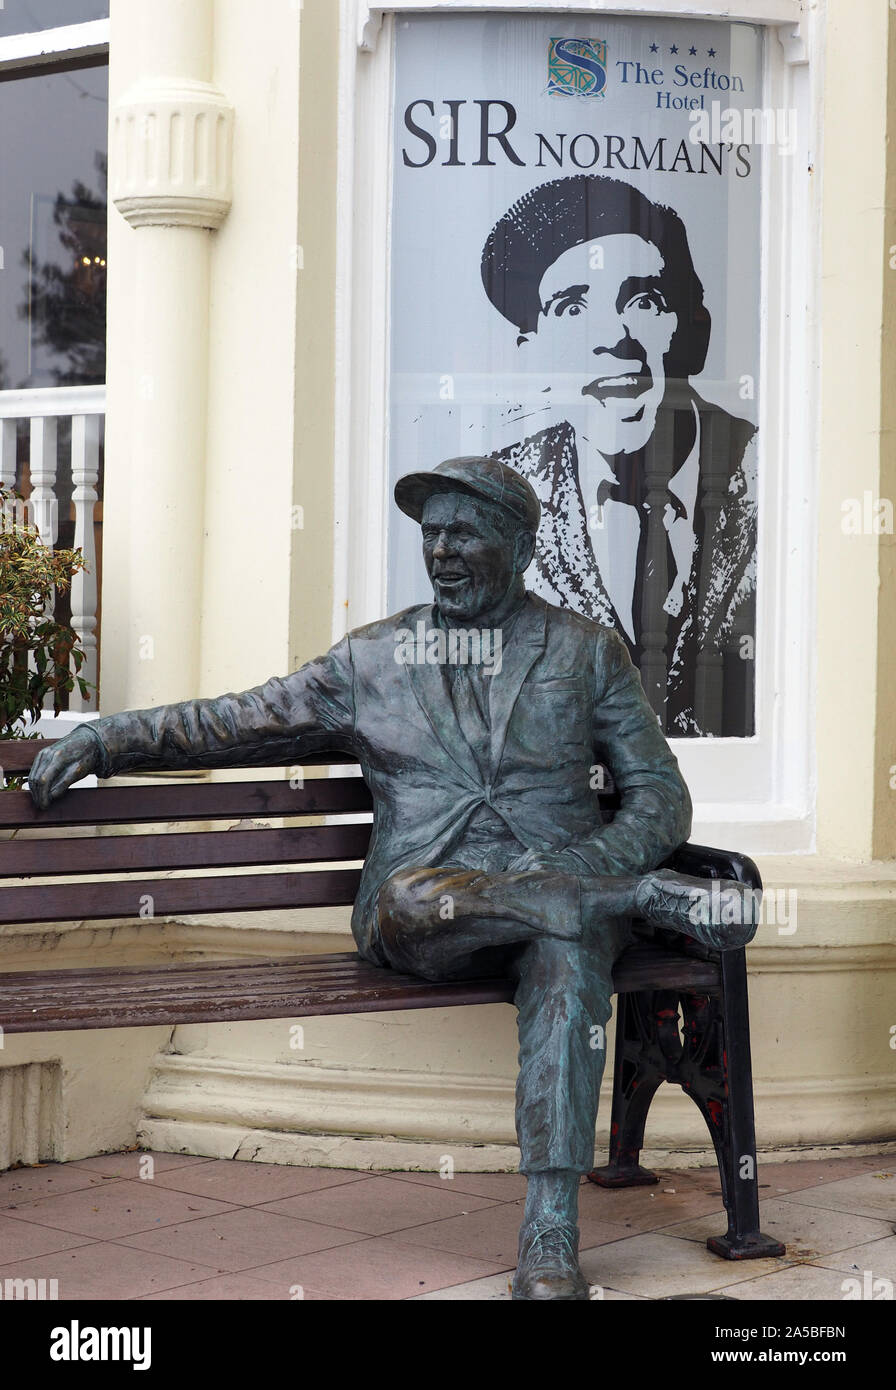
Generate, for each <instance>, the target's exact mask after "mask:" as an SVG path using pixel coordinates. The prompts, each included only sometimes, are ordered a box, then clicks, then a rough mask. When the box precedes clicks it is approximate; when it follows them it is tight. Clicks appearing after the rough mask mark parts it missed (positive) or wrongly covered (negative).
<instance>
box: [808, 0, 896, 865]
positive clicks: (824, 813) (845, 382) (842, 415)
mask: <svg viewBox="0 0 896 1390" xmlns="http://www.w3.org/2000/svg"><path fill="white" fill-rule="evenodd" d="M826 9H827V38H826V54H827V62H826V72H825V81H824V136H823V139H824V144H823V157H822V164H821V176H822V180H823V192H822V200H823V201H822V208H823V226H822V234H823V241H822V272H821V275H822V279H821V340H822V353H821V357H822V377H821V420H820V424H821V429H820V437H821V448H820V458H819V475H818V476H819V510H818V515H819V537H818V546H819V565H818V609H817V625H818V671H817V700H818V705H817V764H818V849H819V852H820V853H821V854H826V855H833V856H837V857H840V858H843V859H850V860H856V861H865V860H868V859H870V858H871V857H872V855H875V854H876V855H878V856H880V857H886V858H890V857H892V856H893V854H894V852H896V842H894V838H893V834H892V828H893V823H894V822H893V811H892V801H890V800H889V799H888V800H887V801H886V802H885V803H883V802H882V799H881V796H880V792H879V789H880V787H881V785H882V782H883V780H884V779H885V778H886V777H887V776H888V769H889V766H890V764H891V763H896V751H894V748H896V745H894V744H893V741H892V733H893V717H894V716H893V709H894V701H893V696H892V685H893V648H892V644H891V643H890V642H884V644H883V645H881V646H880V647H879V646H878V635H879V632H880V635H881V636H884V634H887V633H891V632H892V618H890V619H889V620H887V618H886V614H887V612H888V610H889V607H890V605H891V604H892V601H893V599H892V597H891V595H890V594H882V593H881V592H880V588H879V586H880V581H881V576H882V571H883V570H884V565H885V562H884V557H885V556H886V555H887V554H888V553H889V554H890V555H891V554H892V549H891V547H892V538H891V537H890V538H886V537H879V536H874V535H862V536H853V535H844V534H843V532H842V530H841V525H840V523H841V518H842V515H843V513H842V504H843V502H844V500H845V499H847V498H858V499H861V498H862V496H863V494H864V492H865V491H869V492H870V493H871V494H872V496H873V497H874V498H878V497H880V496H881V494H882V492H883V494H884V495H887V494H886V488H885V486H884V485H885V483H886V480H887V477H888V476H889V477H890V478H892V467H893V466H892V449H893V443H892V435H889V436H888V437H887V439H886V441H885V440H884V438H883V437H882V433H881V431H882V427H883V423H884V421H883V415H882V411H883V410H884V409H886V410H887V413H888V417H889V412H890V411H891V409H892V406H891V405H890V404H889V402H890V400H891V398H892V384H891V383H892V367H893V361H892V346H891V345H889V346H888V360H887V363H886V375H885V374H884V372H885V367H884V362H883V359H882V338H881V326H882V323H883V322H884V308H885V301H884V288H885V276H889V275H891V274H892V272H890V271H888V269H887V258H886V247H887V244H888V241H887V235H886V232H887V223H888V221H889V222H890V223H891V224H892V219H891V218H889V219H888V217H887V213H886V206H885V203H886V193H887V188H888V180H887V157H888V156H887V132H888V126H889V129H890V130H892V123H893V120H894V114H893V110H892V96H891V93H890V91H889V88H888V82H887V60H888V53H889V51H890V49H889V43H888V36H889V35H890V34H891V32H892V26H893V24H894V22H896V16H894V14H893V12H892V11H891V10H890V9H889V8H888V7H887V6H886V5H881V4H878V3H877V0H828V4H827V7H826ZM847 51H848V52H849V54H850V59H849V63H850V70H851V71H852V72H853V73H854V74H856V75H858V74H861V79H860V82H859V83H857V82H854V81H844V80H843V66H842V54H844V53H845V52H847ZM888 100H889V103H890V105H889V110H888ZM888 117H889V120H888ZM890 160H891V161H892V153H891V154H890ZM894 239H896V238H893V237H891V238H890V240H894ZM887 302H888V307H889V309H890V311H891V312H892V298H891V297H888V301H887ZM887 377H889V381H888V380H887ZM885 402H886V405H885V404H884V403H885ZM884 448H885V451H886V452H882V451H883V450H884ZM889 495H890V496H891V497H892V496H893V491H892V489H890V493H889ZM890 567H891V562H890ZM884 729H887V731H888V732H887V735H886V738H885V739H884V745H883V746H881V744H880V742H879V738H878V734H879V732H880V733H882V732H883V730H884ZM875 789H877V790H878V795H877V797H875V794H874V792H875ZM890 796H891V797H892V796H896V793H890ZM885 827H887V829H885Z"/></svg>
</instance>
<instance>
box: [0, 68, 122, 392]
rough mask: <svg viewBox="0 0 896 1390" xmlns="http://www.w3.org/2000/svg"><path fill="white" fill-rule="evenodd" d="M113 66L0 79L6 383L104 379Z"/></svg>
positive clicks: (1, 343)
mask: <svg viewBox="0 0 896 1390" xmlns="http://www.w3.org/2000/svg"><path fill="white" fill-rule="evenodd" d="M107 121H108V70H107V69H106V68H104V67H101V68H84V69H78V70H76V71H73V72H64V73H53V74H51V75H49V76H44V77H23V78H21V79H19V80H16V81H11V82H2V83H0V132H2V138H0V247H2V252H3V271H2V274H0V389H8V388H10V387H35V386H82V385H90V384H94V383H100V382H102V381H104V380H105V362H106V347H105V337H106V140H107Z"/></svg>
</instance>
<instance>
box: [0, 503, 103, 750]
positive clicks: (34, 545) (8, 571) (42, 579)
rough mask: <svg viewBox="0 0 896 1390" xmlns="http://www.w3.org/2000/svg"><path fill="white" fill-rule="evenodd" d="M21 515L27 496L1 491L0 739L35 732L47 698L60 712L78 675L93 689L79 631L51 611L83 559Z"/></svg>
mask: <svg viewBox="0 0 896 1390" xmlns="http://www.w3.org/2000/svg"><path fill="white" fill-rule="evenodd" d="M23 515H24V503H23V502H22V500H21V499H20V498H17V497H15V496H14V495H13V494H12V493H9V492H5V491H3V489H0V739H8V738H28V737H34V735H33V734H31V735H29V734H28V733H27V732H26V726H27V724H28V723H30V722H33V721H34V720H37V719H39V718H40V716H41V714H42V713H43V712H44V709H45V707H46V705H47V702H48V701H49V700H50V698H52V702H53V711H54V713H56V714H58V713H59V711H60V709H61V708H62V707H63V697H64V695H65V694H67V693H68V692H70V691H72V690H74V688H75V681H77V683H78V688H79V689H80V691H81V695H82V696H83V697H84V698H86V697H87V694H88V691H89V689H90V686H89V684H88V682H87V681H86V680H85V679H84V678H83V676H81V675H79V674H78V672H79V671H80V669H81V667H82V665H83V664H84V651H83V650H82V648H81V646H80V645H79V642H78V634H77V633H76V632H75V630H74V628H73V627H71V625H70V624H67V623H58V622H56V620H55V618H54V617H53V611H52V603H53V596H54V593H56V592H63V593H64V592H65V591H66V590H67V589H69V588H70V586H71V582H72V579H73V578H74V577H75V575H76V574H77V573H78V572H79V571H80V570H82V569H83V568H84V557H83V555H82V554H81V552H80V550H55V551H54V550H51V549H50V547H49V546H47V545H45V544H44V542H43V541H42V540H41V538H40V535H39V534H38V531H37V529H36V527H34V526H32V525H28V524H27V523H26V522H25V521H24V520H23V519H22V518H23Z"/></svg>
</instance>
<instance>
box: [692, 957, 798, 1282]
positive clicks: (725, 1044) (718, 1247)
mask: <svg viewBox="0 0 896 1390" xmlns="http://www.w3.org/2000/svg"><path fill="white" fill-rule="evenodd" d="M721 967H722V998H721V1001H720V1015H721V1023H722V1058H721V1061H722V1067H723V1072H724V1081H725V1082H726V1083H727V1085H725V1086H724V1088H723V1089H724V1091H725V1092H727V1094H726V1095H724V1096H723V1099H722V1104H721V1108H719V1107H718V1102H716V1105H715V1106H714V1105H713V1104H712V1101H708V1102H703V1101H702V1100H698V1104H699V1105H700V1109H701V1111H702V1112H703V1114H704V1116H705V1118H706V1121H707V1124H708V1126H709V1130H710V1133H711V1134H712V1136H713V1143H714V1145H715V1149H716V1155H717V1157H718V1160H719V1175H720V1177H721V1180H722V1196H723V1199H724V1202H725V1208H726V1211H727V1213H728V1230H727V1232H726V1234H725V1235H723V1236H710V1237H709V1239H708V1240H707V1242H706V1244H707V1247H708V1248H709V1249H710V1250H711V1251H712V1252H713V1254H715V1255H720V1256H722V1258H723V1259H726V1260H758V1259H767V1258H769V1257H775V1256H778V1255H783V1254H784V1253H785V1247H784V1246H783V1245H782V1244H781V1242H780V1241H779V1240H775V1239H773V1237H771V1236H767V1235H765V1234H764V1233H763V1232H762V1231H760V1229H759V1178H758V1174H757V1169H756V1128H755V1122H754V1118H753V1067H752V1061H751V1058H750V1025H749V1013H748V1006H747V961H746V953H745V952H744V951H743V950H740V951H723V952H722V953H721ZM694 1098H695V1099H697V1097H696V1096H695V1097H694Z"/></svg>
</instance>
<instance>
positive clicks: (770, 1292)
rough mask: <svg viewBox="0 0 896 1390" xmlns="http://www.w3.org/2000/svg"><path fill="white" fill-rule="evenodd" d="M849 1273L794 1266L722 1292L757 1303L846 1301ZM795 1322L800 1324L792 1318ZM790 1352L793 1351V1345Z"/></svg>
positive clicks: (744, 1281)
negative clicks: (761, 1301) (845, 1281)
mask: <svg viewBox="0 0 896 1390" xmlns="http://www.w3.org/2000/svg"><path fill="white" fill-rule="evenodd" d="M845 1278H846V1275H845V1274H842V1273H840V1272H839V1271H836V1270H832V1269H822V1268H819V1266H818V1265H814V1264H799V1265H790V1266H788V1268H787V1269H782V1270H779V1271H778V1273H777V1274H765V1275H763V1276H762V1278H760V1279H745V1280H742V1281H741V1282H740V1283H737V1284H731V1285H729V1286H727V1287H726V1288H723V1289H721V1290H720V1293H724V1294H727V1295H728V1297H729V1298H740V1299H744V1300H750V1301H755V1300H757V1299H763V1300H764V1299H775V1300H781V1301H782V1302H788V1303H790V1302H791V1301H793V1302H814V1301H820V1300H825V1301H830V1300H834V1299H836V1300H840V1301H842V1300H843V1297H844V1290H843V1281H844V1279H845ZM790 1320H791V1322H797V1321H799V1320H798V1319H797V1318H791V1319H790ZM787 1350H790V1351H793V1350H794V1346H793V1344H791V1346H790V1347H789V1348H787Z"/></svg>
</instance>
